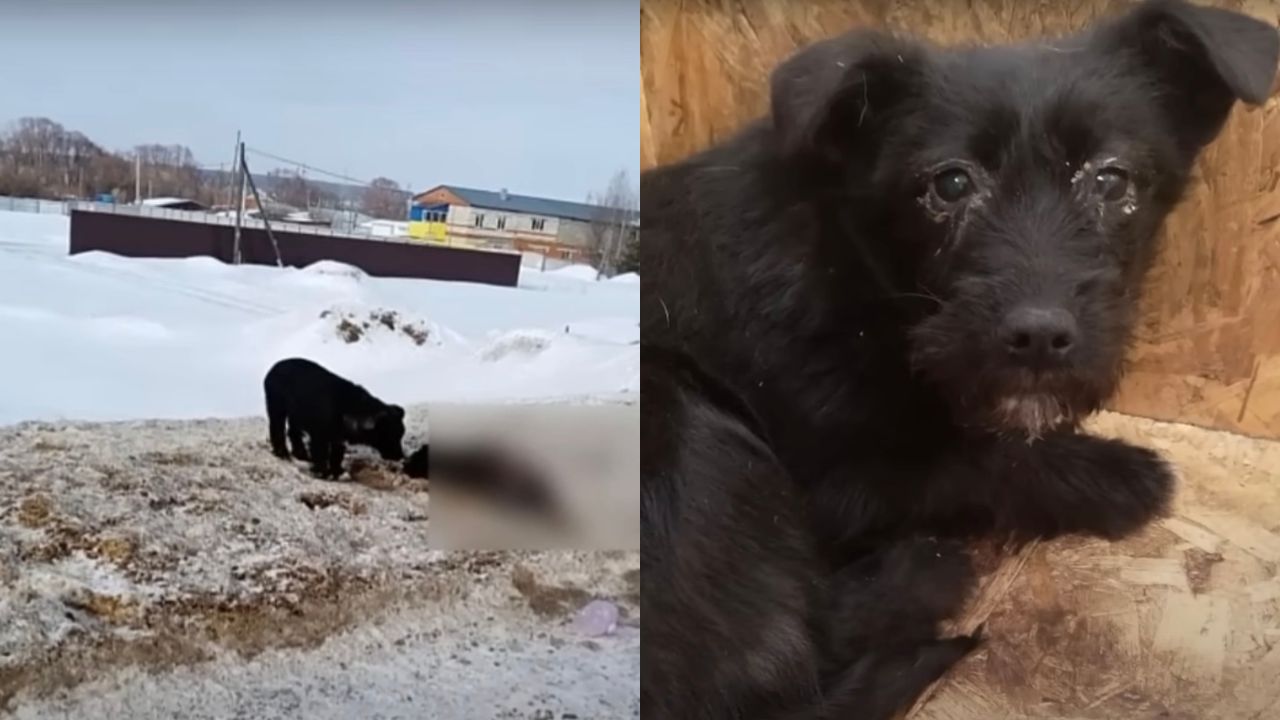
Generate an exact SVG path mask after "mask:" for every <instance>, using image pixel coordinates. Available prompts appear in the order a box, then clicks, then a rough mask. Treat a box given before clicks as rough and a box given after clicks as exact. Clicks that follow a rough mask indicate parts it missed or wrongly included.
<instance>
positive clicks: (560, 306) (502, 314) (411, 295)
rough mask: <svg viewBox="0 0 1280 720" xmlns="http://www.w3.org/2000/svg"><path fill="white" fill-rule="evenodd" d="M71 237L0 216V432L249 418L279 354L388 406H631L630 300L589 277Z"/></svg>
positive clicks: (635, 296)
mask: <svg viewBox="0 0 1280 720" xmlns="http://www.w3.org/2000/svg"><path fill="white" fill-rule="evenodd" d="M68 227H69V226H68V222H67V218H65V217H62V216H56V215H37V214H31V213H6V212H0V337H4V339H5V343H6V345H7V346H8V347H11V348H21V352H8V353H5V354H3V355H0V373H4V376H5V377H9V378H21V382H15V383H11V384H10V387H8V388H6V393H5V394H4V396H3V397H0V425H2V424H6V423H15V422H20V421H23V420H34V419H42V420H57V419H82V420H129V419H143V418H172V419H186V418H200V417H238V416H245V415H257V414H260V413H261V412H262V397H261V394H262V391H261V383H262V376H263V374H264V373H265V372H266V371H267V369H268V368H269V367H270V366H271V365H272V364H273V363H275V362H276V361H277V360H280V359H282V358H284V357H291V356H300V357H308V358H311V359H313V360H315V361H317V362H320V363H322V364H324V365H326V366H328V367H330V368H332V369H333V370H334V371H335V372H338V373H340V374H343V375H345V376H347V377H349V378H351V379H352V380H354V381H356V382H359V383H361V384H362V385H365V386H366V387H368V388H369V389H370V391H372V392H374V393H375V394H377V395H379V396H381V397H385V398H386V399H388V400H392V401H395V402H399V403H401V404H408V403H415V402H428V401H449V402H463V401H470V400H475V401H482V402H493V401H508V400H511V401H516V400H528V399H539V398H542V399H546V398H556V397H581V396H591V395H601V394H606V395H609V394H615V393H619V392H629V393H634V392H639V384H638V372H639V362H640V353H639V349H638V347H637V346H635V345H634V344H633V343H634V341H635V340H637V339H638V322H639V317H640V296H639V287H638V286H636V285H634V284H629V283H625V282H620V283H596V282H584V280H588V279H589V280H594V279H595V270H593V269H591V268H589V267H586V266H571V267H568V268H563V269H561V270H557V271H554V272H548V273H542V272H538V271H537V270H531V269H529V268H524V269H523V270H522V271H521V278H520V287H519V288H500V287H493V286H488V285H478V284H473V283H450V282H437V281H428V280H409V279H397V278H376V277H370V276H368V275H366V274H365V273H363V272H362V271H360V270H359V269H358V268H354V267H351V266H349V265H345V264H342V263H337V262H332V261H320V262H317V263H314V264H312V265H310V266H308V267H306V268H302V269H295V268H284V269H280V268H275V267H270V266H259V265H245V266H240V267H236V266H230V265H226V264H223V263H221V262H218V261H217V260H214V259H212V258H206V257H198V258H187V259H181V260H162V259H135V258H123V257H119V256H115V255H110V254H107V253H100V252H93V253H83V254H80V255H76V256H68V255H67V254H66V252H67V231H68ZM588 275H589V276H590V277H588ZM383 318H388V320H387V321H386V322H383ZM504 335H507V336H508V337H507V339H506V340H505V341H502V340H499V338H501V337H503V336H504ZM517 337H523V338H525V339H524V340H517V339H515V338H517ZM535 337H542V338H544V339H545V342H542V343H541V347H539V348H536V349H537V350H538V351H537V352H532V351H530V350H531V349H534V348H533V346H534V345H539V343H538V342H535V341H533V340H531V338H535ZM348 338H351V340H348ZM503 343H505V345H503ZM503 348H505V349H503ZM522 348H523V349H522Z"/></svg>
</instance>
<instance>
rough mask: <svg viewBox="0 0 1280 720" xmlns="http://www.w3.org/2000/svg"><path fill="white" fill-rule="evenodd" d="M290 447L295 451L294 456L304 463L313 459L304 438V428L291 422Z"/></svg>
mask: <svg viewBox="0 0 1280 720" xmlns="http://www.w3.org/2000/svg"><path fill="white" fill-rule="evenodd" d="M289 447H290V448H292V449H293V456H294V457H295V458H297V459H299V460H301V461H303V462H306V461H308V460H310V459H311V454H310V453H308V452H307V444H306V442H305V440H304V438H303V437H302V428H300V427H298V425H297V423H295V422H293V421H292V420H290V421H289Z"/></svg>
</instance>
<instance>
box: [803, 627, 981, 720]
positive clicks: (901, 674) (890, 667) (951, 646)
mask: <svg viewBox="0 0 1280 720" xmlns="http://www.w3.org/2000/svg"><path fill="white" fill-rule="evenodd" d="M981 642H982V639H981V637H980V635H978V634H975V635H962V636H959V637H953V638H947V639H942V640H933V641H930V642H927V643H922V644H918V645H907V646H897V647H890V648H878V649H873V650H871V651H870V652H868V653H866V654H865V655H863V656H862V657H861V658H859V659H858V660H857V662H855V663H854V664H853V665H851V666H850V667H849V668H848V669H847V670H845V671H844V672H843V673H841V674H839V675H838V676H837V677H836V679H835V680H834V681H833V682H831V683H829V684H828V685H827V687H826V688H825V691H824V693H823V699H822V701H821V703H820V705H819V707H818V708H817V709H816V710H815V711H810V712H808V713H807V714H804V715H798V714H797V715H792V716H789V717H794V718H796V719H797V720H798V719H799V718H800V717H804V718H806V719H809V718H812V719H813V720H828V719H829V720H840V719H842V718H858V719H859V720H891V719H892V718H894V717H896V716H897V715H898V713H900V712H902V711H904V710H906V709H907V708H908V707H909V706H910V705H911V703H912V702H914V701H915V700H916V699H917V698H918V697H920V695H921V693H923V692H924V691H925V689H926V688H928V687H929V685H930V684H932V683H933V682H934V681H935V680H937V679H939V678H941V677H942V676H943V675H944V674H946V672H947V671H948V670H949V669H951V667H952V666H953V665H955V664H956V663H957V662H959V661H960V660H961V659H962V658H964V656H966V655H968V654H969V653H970V652H972V651H973V649H974V648H976V647H978V645H979V644H981Z"/></svg>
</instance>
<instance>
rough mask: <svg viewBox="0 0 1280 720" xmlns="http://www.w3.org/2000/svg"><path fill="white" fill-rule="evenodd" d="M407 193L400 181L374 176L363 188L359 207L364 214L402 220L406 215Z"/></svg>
mask: <svg viewBox="0 0 1280 720" xmlns="http://www.w3.org/2000/svg"><path fill="white" fill-rule="evenodd" d="M407 197H408V196H407V195H406V194H405V192H404V191H403V190H401V189H400V183H398V182H396V181H395V180H392V179H390V178H384V177H380V178H375V179H374V180H373V182H371V183H369V187H368V188H366V189H365V191H364V196H363V197H362V198H361V202H360V209H361V211H362V212H364V213H365V214H366V215H371V216H373V217H376V218H383V219H386V220H403V219H405V216H406V211H405V200H406V199H407Z"/></svg>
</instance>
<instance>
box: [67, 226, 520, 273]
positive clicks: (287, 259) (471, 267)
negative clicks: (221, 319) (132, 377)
mask: <svg viewBox="0 0 1280 720" xmlns="http://www.w3.org/2000/svg"><path fill="white" fill-rule="evenodd" d="M272 233H273V234H274V235H275V237H276V242H277V244H278V245H279V246H280V256H281V258H282V259H283V260H284V264H285V265H289V266H291V267H305V266H307V265H310V264H311V263H313V262H316V261H317V260H334V261H337V262H341V263H346V264H348V265H353V266H355V267H358V268H360V269H361V270H364V271H365V272H367V273H369V274H370V275H374V276H378V277H403V278H419V279H423V280H457V281H463V282H475V283H486V284H489V285H502V286H505V287H515V286H516V283H517V282H518V281H519V279H520V256H519V255H517V254H510V253H497V252H485V251H482V250H465V249H462V248H450V247H433V246H431V245H421V244H416V243H401V242H387V241H381V240H365V239H361V238H346V237H334V236H329V235H311V234H308V233H295V232H281V231H279V230H275V229H274V228H273V230H272ZM234 241H235V228H233V227H231V226H229V225H214V224H206V223H200V222H188V221H184V220H165V219H158V218H150V217H139V216H136V215H124V214H114V213H106V212H93V211H85V210H73V211H72V212H71V254H72V255H75V254H76V253H82V252H90V251H93V250H100V251H103V252H109V253H114V254H116V255H124V256H126V257H149V258H183V257H195V256H199V255H205V256H209V257H214V258H217V259H219V260H221V261H223V262H226V263H229V262H231V260H232V246H233V244H234ZM240 247H241V255H242V259H243V261H244V262H247V263H253V264H255V265H274V264H275V262H276V259H275V252H274V251H273V250H272V248H271V240H270V238H268V237H267V233H266V231H264V230H260V229H257V228H244V229H242V230H241V232H240Z"/></svg>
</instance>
